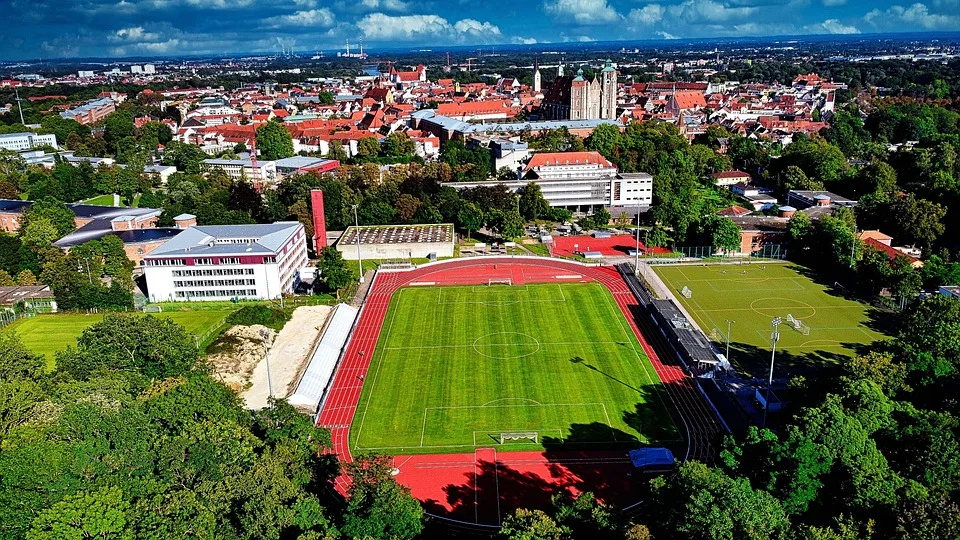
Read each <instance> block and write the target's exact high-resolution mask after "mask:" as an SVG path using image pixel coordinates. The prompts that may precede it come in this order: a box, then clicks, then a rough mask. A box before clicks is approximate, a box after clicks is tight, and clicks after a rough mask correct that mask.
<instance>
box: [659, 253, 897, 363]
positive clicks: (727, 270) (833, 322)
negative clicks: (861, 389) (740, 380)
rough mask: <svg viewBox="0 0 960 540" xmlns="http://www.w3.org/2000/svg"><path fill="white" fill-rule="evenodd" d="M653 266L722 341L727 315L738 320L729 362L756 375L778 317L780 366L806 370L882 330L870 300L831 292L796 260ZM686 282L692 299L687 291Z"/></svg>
mask: <svg viewBox="0 0 960 540" xmlns="http://www.w3.org/2000/svg"><path fill="white" fill-rule="evenodd" d="M654 270H655V271H656V273H657V274H658V275H659V276H660V278H661V279H662V280H663V282H664V284H665V285H666V286H667V287H668V288H670V290H671V291H673V293H674V295H675V296H676V297H677V300H679V301H680V302H681V303H682V304H683V306H684V308H686V310H687V311H688V312H689V313H690V315H691V316H692V317H693V318H694V319H695V320H696V323H697V325H698V326H700V329H701V330H703V332H704V333H706V334H707V335H708V336H709V337H710V338H711V339H713V340H714V341H716V342H717V343H720V344H725V342H726V334H727V321H728V320H730V321H733V323H732V324H731V325H730V327H731V328H730V342H731V343H730V349H731V353H730V356H731V361H732V362H733V363H734V364H735V365H737V366H738V367H739V368H741V369H743V370H745V371H747V372H748V373H750V374H751V375H753V376H758V377H763V378H765V377H766V376H767V370H768V369H769V362H770V350H771V347H772V341H771V335H772V333H773V325H772V321H773V319H774V318H775V317H780V318H781V319H782V323H781V324H780V326H779V340H778V341H777V357H776V367H775V370H784V369H786V370H788V371H792V372H802V371H805V370H809V369H811V368H815V367H820V366H823V365H828V364H833V363H836V362H839V361H842V360H843V359H844V358H848V357H851V356H854V355H855V354H856V349H857V348H858V346H860V345H866V344H869V343H872V342H873V341H875V340H877V339H881V338H882V337H883V335H882V334H880V333H879V332H876V331H874V330H872V329H871V328H869V326H868V322H869V320H870V315H869V311H870V309H871V308H870V307H868V306H866V305H864V304H861V303H859V302H855V301H852V300H848V299H846V298H843V297H842V296H839V295H836V294H832V293H831V292H830V291H829V288H828V287H826V286H824V285H821V284H818V283H816V282H814V281H813V280H811V279H810V278H809V277H807V276H804V275H803V274H802V273H801V270H802V269H801V268H800V267H798V266H796V265H790V264H779V263H776V264H765V265H764V264H746V265H706V266H696V265H676V266H655V267H654ZM685 287H686V288H688V289H689V290H690V293H691V294H690V298H686V297H685V296H684V295H683V294H682V291H683V289H684V288H685ZM791 319H792V320H791ZM794 321H796V322H794ZM722 348H723V347H721V349H722ZM785 374H786V373H785V372H784V371H775V373H774V375H775V376H783V375H785Z"/></svg>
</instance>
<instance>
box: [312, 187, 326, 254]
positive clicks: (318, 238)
mask: <svg viewBox="0 0 960 540" xmlns="http://www.w3.org/2000/svg"><path fill="white" fill-rule="evenodd" d="M310 206H311V207H312V208H313V249H314V250H315V251H316V252H317V253H320V250H321V249H323V248H325V247H327V222H326V221H325V220H324V217H323V191H322V190H319V189H312V190H310Z"/></svg>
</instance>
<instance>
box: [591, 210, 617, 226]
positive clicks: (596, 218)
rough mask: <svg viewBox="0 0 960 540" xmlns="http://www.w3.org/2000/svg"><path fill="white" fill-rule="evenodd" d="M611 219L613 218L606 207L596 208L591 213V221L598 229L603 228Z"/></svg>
mask: <svg viewBox="0 0 960 540" xmlns="http://www.w3.org/2000/svg"><path fill="white" fill-rule="evenodd" d="M611 219H613V216H611V215H610V211H609V210H607V209H606V208H598V209H597V211H596V212H594V213H593V223H594V225H595V226H596V227H597V228H598V229H603V228H605V227H606V226H607V225H609V224H610V220H611Z"/></svg>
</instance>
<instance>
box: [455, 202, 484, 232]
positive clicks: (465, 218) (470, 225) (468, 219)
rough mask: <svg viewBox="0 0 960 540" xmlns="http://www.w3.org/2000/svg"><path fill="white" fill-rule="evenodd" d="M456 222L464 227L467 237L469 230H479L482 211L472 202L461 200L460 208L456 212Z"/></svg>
mask: <svg viewBox="0 0 960 540" xmlns="http://www.w3.org/2000/svg"><path fill="white" fill-rule="evenodd" d="M457 222H458V223H459V224H460V227H462V228H463V229H466V231H467V238H469V237H470V233H471V232H475V231H479V230H480V227H482V226H483V212H481V211H480V208H478V207H477V205H475V204H473V203H472V202H469V201H462V202H461V203H460V210H459V211H458V212H457Z"/></svg>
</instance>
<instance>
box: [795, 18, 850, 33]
mask: <svg viewBox="0 0 960 540" xmlns="http://www.w3.org/2000/svg"><path fill="white" fill-rule="evenodd" d="M804 30H805V31H806V32H807V33H810V34H859V33H860V30H858V29H857V27H856V26H853V25H850V24H843V23H841V22H840V21H839V20H837V19H827V20H825V21H823V22H822V23H820V24H812V25H809V26H806V27H804Z"/></svg>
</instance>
